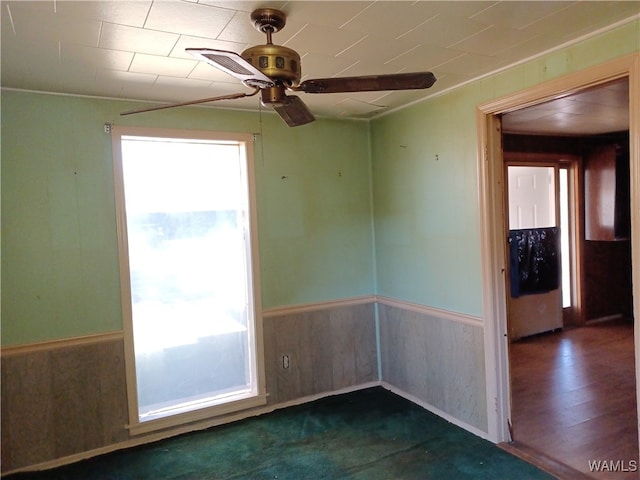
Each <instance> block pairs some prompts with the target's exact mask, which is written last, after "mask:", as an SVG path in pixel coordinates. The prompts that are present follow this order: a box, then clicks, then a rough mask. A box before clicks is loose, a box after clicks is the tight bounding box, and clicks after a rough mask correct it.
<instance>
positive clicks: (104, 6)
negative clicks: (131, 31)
mask: <svg viewBox="0 0 640 480" xmlns="http://www.w3.org/2000/svg"><path fill="white" fill-rule="evenodd" d="M151 3H152V2H151V0H135V1H126V0H119V1H117V2H106V1H96V0H92V1H73V2H56V13H57V14H59V15H61V16H64V17H69V18H72V19H75V20H81V19H83V18H84V19H93V20H99V21H103V22H109V23H119V24H122V25H129V26H132V27H142V26H143V25H144V21H145V19H146V18H147V15H148V13H149V9H150V8H151Z"/></svg>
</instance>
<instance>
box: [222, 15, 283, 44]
mask: <svg viewBox="0 0 640 480" xmlns="http://www.w3.org/2000/svg"><path fill="white" fill-rule="evenodd" d="M284 29H286V30H287V31H290V30H291V29H290V28H289V26H288V25H287V26H285V27H284ZM215 38H217V39H218V40H225V41H227V42H235V43H248V44H250V45H263V44H265V43H266V38H267V37H266V36H265V34H264V33H260V32H259V31H258V30H256V28H255V27H254V26H253V23H252V22H251V18H250V15H249V13H248V12H244V11H237V12H236V13H235V15H234V16H233V18H232V19H231V20H230V21H229V23H227V25H226V26H225V27H224V29H223V30H222V32H220V34H219V35H218V36H217V37H215ZM285 40H286V38H284V37H283V34H282V33H280V32H279V33H276V34H275V35H274V38H273V43H275V44H279V45H281V44H282V43H283V42H284V41H285Z"/></svg>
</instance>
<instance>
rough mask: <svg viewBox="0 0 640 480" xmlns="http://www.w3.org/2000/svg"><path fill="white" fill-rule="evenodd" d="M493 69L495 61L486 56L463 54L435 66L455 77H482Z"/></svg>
mask: <svg viewBox="0 0 640 480" xmlns="http://www.w3.org/2000/svg"><path fill="white" fill-rule="evenodd" d="M494 67H495V59H494V58H492V57H487V56H486V55H477V54H470V53H465V54H463V55H460V56H459V57H456V58H454V59H453V60H451V61H448V62H445V63H443V64H441V65H438V66H437V69H438V70H439V71H443V72H447V73H455V74H457V75H467V76H472V75H478V76H479V75H482V74H484V73H487V72H489V71H491V70H492V69H493V68H494Z"/></svg>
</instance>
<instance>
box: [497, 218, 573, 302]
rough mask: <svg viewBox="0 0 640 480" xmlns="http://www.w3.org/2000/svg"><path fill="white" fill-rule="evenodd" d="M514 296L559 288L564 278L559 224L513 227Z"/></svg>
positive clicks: (512, 288)
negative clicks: (561, 272) (537, 226)
mask: <svg viewBox="0 0 640 480" xmlns="http://www.w3.org/2000/svg"><path fill="white" fill-rule="evenodd" d="M509 252H510V261H509V263H510V269H509V275H510V280H511V296H512V297H519V296H521V295H532V294H537V293H546V292H550V291H551V290H556V289H557V288H558V286H559V278H560V234H559V232H558V227H549V228H525V229H521V230H510V231H509Z"/></svg>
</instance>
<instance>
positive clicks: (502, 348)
mask: <svg viewBox="0 0 640 480" xmlns="http://www.w3.org/2000/svg"><path fill="white" fill-rule="evenodd" d="M639 74H640V71H639V66H638V56H637V55H630V56H628V57H623V58H620V59H617V60H614V61H611V62H609V63H607V64H604V65H601V66H599V67H595V68H592V69H587V70H585V71H582V72H578V73H575V74H569V75H567V76H565V77H563V78H560V79H556V80H554V81H550V82H547V83H545V84H540V85H538V86H536V87H532V88H531V89H528V90H526V91H524V92H518V93H517V94H514V95H512V96H510V97H505V98H502V99H499V100H496V101H494V102H491V103H488V104H484V105H481V106H480V107H479V108H478V127H479V130H478V138H479V141H480V143H479V149H478V151H479V152H480V155H479V162H480V163H479V172H480V197H481V211H482V213H483V215H482V219H481V231H482V251H483V273H484V282H483V285H484V295H483V297H484V300H485V303H484V304H485V318H487V319H491V321H488V322H487V323H486V325H485V359H486V364H487V389H488V391H487V396H488V401H489V402H490V404H491V405H494V406H495V407H496V408H495V410H494V409H490V410H489V433H490V437H491V438H493V439H495V441H497V442H501V441H502V442H504V441H509V440H511V431H510V428H509V420H510V419H511V418H512V415H511V413H512V412H511V403H510V400H511V397H512V391H511V389H512V386H511V383H510V365H509V338H508V323H507V316H508V315H507V303H506V299H507V294H508V291H507V287H508V285H507V282H508V278H507V266H508V265H507V262H508V254H507V249H506V242H505V239H506V231H507V230H506V229H507V220H506V218H505V208H504V198H505V187H506V179H505V175H506V172H505V171H504V164H503V158H502V151H503V144H502V140H503V132H502V124H501V122H500V116H501V115H503V114H505V113H509V112H513V111H516V110H519V109H524V108H528V107H532V106H536V105H540V104H542V103H544V102H547V101H549V100H554V99H563V98H566V97H567V96H569V95H572V94H575V93H577V92H581V91H584V90H585V89H587V88H591V87H596V86H599V85H602V84H605V83H607V82H609V81H612V80H616V79H622V78H624V79H626V78H628V79H629V82H628V85H629V92H628V95H626V104H627V106H628V108H629V117H628V128H629V141H628V146H629V159H630V177H631V188H630V192H631V199H632V201H637V200H633V199H637V198H640V188H639V187H640V183H639V182H638V180H637V179H638V176H639V174H640V147H639V146H640V133H639V132H638V126H639V123H640V118H639V117H640V113H639V112H638V107H637V105H638V98H639V95H640V92H639V89H638V83H637V81H638V75H639ZM566 117H567V115H565V118H566ZM631 216H632V217H633V220H632V224H633V225H640V223H639V222H638V218H637V214H636V213H635V212H632V214H631ZM578 226H579V227H580V228H583V225H580V223H579V222H578ZM639 242H640V231H639V229H638V228H633V229H632V231H631V242H630V243H631V244H633V245H636V244H639ZM631 255H632V260H631V262H630V263H631V264H632V267H635V268H633V271H632V275H633V277H632V278H633V281H632V285H631V286H630V288H631V289H632V291H633V308H632V313H633V316H634V317H635V318H638V313H639V312H640V302H639V301H638V299H639V298H640V276H639V269H640V252H638V251H637V250H636V249H634V250H632V252H631ZM577 273H578V277H579V278H581V277H582V276H584V274H585V272H584V271H582V270H581V271H579V272H577ZM579 289H580V283H578V284H577V285H575V290H579ZM574 295H575V293H574ZM580 297H581V296H580V295H578V298H580ZM582 297H584V295H582ZM581 315H582V312H579V314H578V317H579V320H580V316H581ZM582 318H583V317H582ZM632 330H633V336H634V337H633V338H634V341H633V346H632V349H633V356H634V357H635V358H636V359H637V358H639V357H640V352H639V344H640V342H639V340H638V336H639V330H638V328H636V326H635V325H634V326H633V329H632ZM632 363H633V362H632ZM633 377H634V380H635V379H637V378H638V371H637V370H635V372H634V374H633ZM635 383H636V393H637V385H638V382H635ZM632 425H633V427H632V428H633V429H634V430H635V434H636V437H637V433H638V432H637V403H636V412H635V415H634V421H633V422H632Z"/></svg>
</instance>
